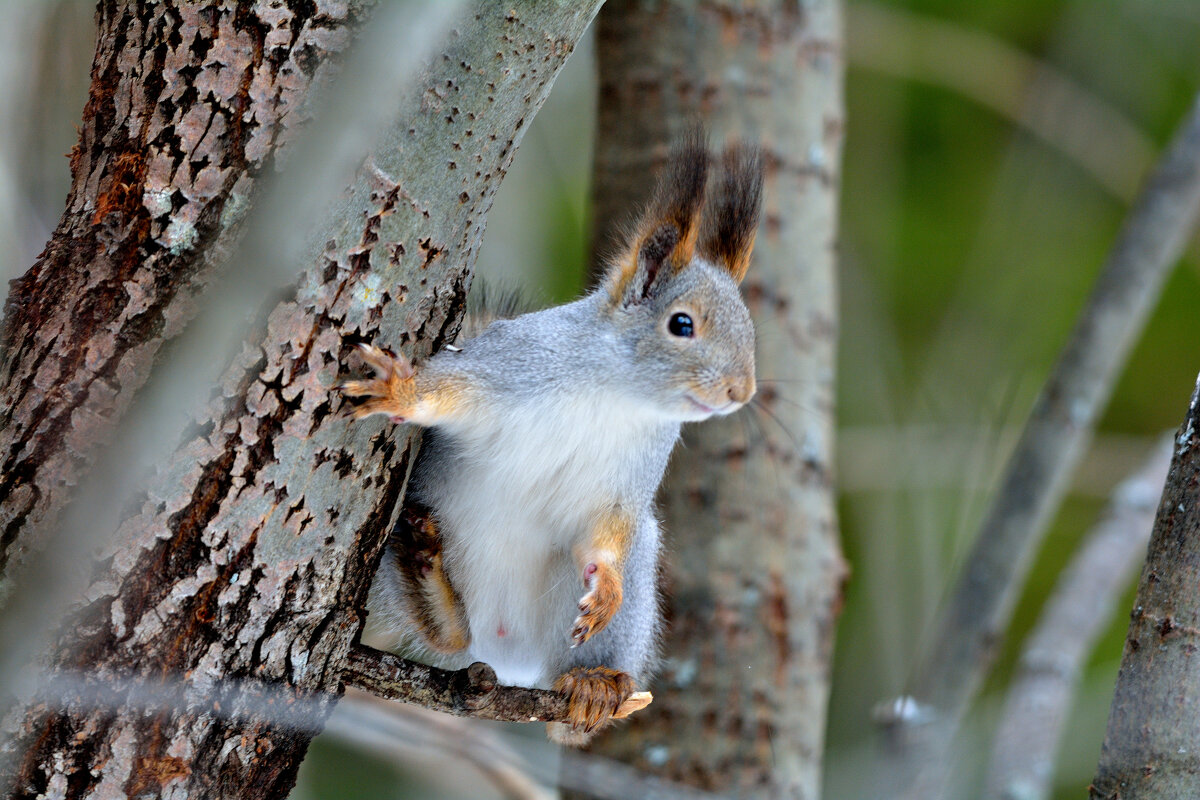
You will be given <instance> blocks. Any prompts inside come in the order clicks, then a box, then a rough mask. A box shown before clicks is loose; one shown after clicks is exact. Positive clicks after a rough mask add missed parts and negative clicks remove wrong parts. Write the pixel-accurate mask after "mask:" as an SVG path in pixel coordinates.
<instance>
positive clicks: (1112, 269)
mask: <svg viewBox="0 0 1200 800" xmlns="http://www.w3.org/2000/svg"><path fill="white" fill-rule="evenodd" d="M1197 209H1200V100H1197V101H1196V102H1195V103H1194V104H1193V107H1192V109H1191V111H1190V112H1189V114H1188V116H1187V118H1186V119H1185V120H1184V122H1183V123H1182V125H1181V127H1180V130H1179V131H1178V133H1177V134H1176V137H1175V139H1174V141H1173V142H1172V144H1171V145H1170V147H1169V149H1168V150H1167V152H1166V154H1165V155H1164V156H1163V158H1162V160H1161V161H1160V163H1159V165H1158V166H1157V167H1156V168H1155V170H1154V172H1153V174H1152V175H1151V176H1150V177H1149V179H1148V182H1147V184H1146V186H1145V188H1144V189H1143V190H1142V192H1141V194H1140V196H1139V198H1138V200H1137V202H1136V203H1135V204H1134V206H1133V208H1132V210H1131V211H1130V214H1129V216H1128V218H1127V219H1126V221H1125V227H1124V229H1123V230H1122V231H1121V233H1120V235H1119V237H1118V239H1117V242H1116V244H1115V245H1114V247H1113V249H1112V251H1111V253H1110V254H1109V257H1108V261H1107V263H1106V264H1105V266H1104V269H1103V271H1102V272H1101V274H1100V277H1099V279H1098V281H1097V285H1096V288H1095V289H1094V290H1093V293H1092V296H1091V298H1090V299H1089V301H1088V304H1087V306H1086V308H1084V310H1083V312H1082V314H1081V315H1080V318H1079V320H1078V321H1077V322H1076V326H1075V330H1074V331H1073V333H1072V336H1071V340H1070V342H1069V343H1068V344H1067V347H1066V349H1065V351H1064V352H1063V355H1062V356H1061V358H1060V360H1059V362H1058V364H1057V365H1056V366H1055V368H1054V371H1053V372H1052V373H1051V375H1050V377H1049V379H1048V380H1047V382H1046V385H1045V386H1044V387H1043V389H1042V393H1041V395H1040V397H1039V398H1038V400H1037V403H1036V404H1035V405H1034V408H1033V411H1032V413H1031V415H1030V418H1029V420H1028V421H1027V423H1026V426H1025V430H1024V432H1023V433H1022V436H1021V439H1020V441H1019V442H1018V443H1017V447H1016V449H1015V451H1014V452H1013V454H1012V457H1011V458H1010V460H1009V462H1008V466H1007V468H1006V471H1005V475H1004V477H1003V480H1002V482H1001V484H1000V488H999V490H998V492H997V494H996V496H995V498H994V499H993V501H992V504H991V506H990V507H989V509H988V511H987V513H986V514H985V516H984V520H983V524H982V525H981V528H980V533H979V538H978V539H977V541H976V543H975V545H974V547H973V549H972V551H971V553H970V555H969V556H968V558H967V561H966V563H965V565H964V568H963V571H962V573H961V575H960V576H959V579H958V582H957V585H956V586H955V587H954V589H953V591H952V592H951V594H950V597H949V598H948V600H947V601H946V604H945V606H944V608H943V612H942V615H941V618H940V619H939V620H938V622H937V624H936V626H935V628H934V631H933V636H932V638H931V646H930V647H929V648H927V649H926V651H925V653H924V655H923V657H922V658H921V659H920V661H919V663H918V664H917V669H916V670H915V671H914V675H915V679H914V686H913V691H912V698H911V699H910V701H909V702H906V703H904V704H901V705H900V706H897V707H901V708H906V709H917V710H918V711H919V712H920V713H905V714H897V715H893V716H892V717H891V718H890V719H889V720H888V723H889V729H890V733H891V734H892V736H891V739H892V745H893V747H894V753H893V755H894V759H895V760H894V762H893V765H892V766H893V769H892V770H891V774H892V777H893V780H894V785H895V787H896V789H897V791H898V793H899V794H901V795H904V791H905V788H904V787H907V790H908V791H910V792H911V794H907V795H904V796H910V797H920V798H923V799H924V798H929V797H935V796H937V794H938V792H940V790H941V784H942V779H943V777H944V773H943V769H944V765H945V763H946V760H945V753H946V750H947V748H948V746H949V743H950V741H951V738H952V737H953V735H954V731H955V730H956V728H957V725H958V722H959V720H960V719H961V717H962V715H963V714H964V713H965V710H966V708H967V706H968V705H969V704H970V702H971V700H972V698H973V697H974V695H975V693H976V691H977V689H978V686H979V684H980V682H981V681H982V679H983V676H984V675H985V674H986V672H987V670H988V668H989V667H990V666H991V663H992V659H993V655H994V651H995V645H996V642H998V641H999V640H1000V639H1001V638H1002V636H1003V633H1004V631H1005V630H1006V629H1007V627H1008V622H1009V618H1010V617H1011V613H1012V607H1013V605H1014V603H1015V601H1016V597H1017V594H1018V592H1019V590H1020V587H1021V586H1022V584H1023V583H1024V579H1025V574H1026V572H1027V571H1028V565H1029V562H1030V559H1031V556H1032V553H1033V552H1034V551H1035V549H1036V547H1037V545H1038V543H1039V542H1040V540H1041V537H1042V534H1043V533H1044V531H1045V529H1046V526H1047V523H1048V521H1049V520H1050V517H1051V515H1052V513H1053V512H1054V510H1055V509H1056V508H1057V507H1058V504H1059V501H1060V500H1061V498H1062V495H1063V491H1064V489H1065V487H1066V485H1067V482H1068V477H1069V476H1070V473H1071V471H1072V470H1073V468H1074V467H1075V464H1076V462H1077V461H1078V459H1079V457H1080V455H1081V454H1082V453H1083V451H1084V447H1085V445H1086V443H1087V440H1088V436H1089V434H1090V432H1091V429H1092V426H1093V425H1094V424H1095V420H1096V416H1097V414H1098V413H1099V411H1100V409H1102V408H1103V407H1104V405H1105V403H1106V402H1107V400H1108V397H1109V395H1110V394H1111V391H1112V386H1113V384H1114V383H1115V381H1116V378H1117V377H1118V375H1119V370H1120V367H1121V365H1122V364H1123V363H1124V361H1125V356H1126V354H1127V353H1128V352H1129V348H1130V347H1131V346H1132V344H1133V341H1134V338H1135V337H1136V336H1137V335H1138V334H1139V333H1140V331H1141V330H1142V327H1143V324H1144V322H1145V320H1146V317H1147V316H1148V314H1149V312H1150V309H1151V307H1152V306H1153V304H1154V302H1155V301H1156V300H1157V298H1158V295H1159V290H1160V289H1161V287H1162V283H1163V281H1164V280H1165V278H1166V275H1167V273H1168V271H1169V269H1170V267H1171V266H1172V265H1173V264H1174V262H1175V261H1176V259H1178V257H1179V254H1180V252H1181V251H1182V249H1183V244H1184V242H1185V241H1186V238H1187V236H1188V235H1189V233H1190V231H1191V230H1192V228H1193V226H1194V224H1195V219H1196V212H1197Z"/></svg>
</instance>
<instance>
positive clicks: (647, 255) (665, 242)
mask: <svg viewBox="0 0 1200 800" xmlns="http://www.w3.org/2000/svg"><path fill="white" fill-rule="evenodd" d="M678 244H679V229H678V228H676V227H675V226H674V225H660V226H659V227H658V229H657V230H655V231H654V232H653V233H651V234H650V235H649V236H647V237H646V238H645V239H643V240H642V248H641V249H640V250H638V269H639V274H642V275H643V276H644V277H643V279H642V286H641V296H642V297H647V296H648V295H649V294H650V287H652V286H653V285H654V279H655V278H657V277H658V273H659V270H661V269H662V266H663V264H664V263H666V261H667V259H668V258H670V256H671V251H672V250H674V249H675V246H676V245H678Z"/></svg>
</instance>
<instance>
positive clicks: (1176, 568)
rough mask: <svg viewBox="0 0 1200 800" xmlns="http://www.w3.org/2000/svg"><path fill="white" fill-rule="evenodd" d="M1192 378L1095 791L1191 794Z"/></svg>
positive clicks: (1199, 550) (1197, 527) (1199, 759)
mask: <svg viewBox="0 0 1200 800" xmlns="http://www.w3.org/2000/svg"><path fill="white" fill-rule="evenodd" d="M1198 646H1200V382H1198V383H1197V385H1196V390H1195V391H1194V392H1193V393H1192V401H1191V404H1190V405H1189V406H1188V412H1187V416H1186V417H1185V418H1184V421H1183V426H1182V427H1181V428H1180V429H1179V435H1178V436H1177V437H1176V440H1175V454H1174V457H1173V459H1172V461H1171V471H1170V473H1169V474H1168V475H1167V484H1166V488H1165V489H1164V490H1163V495H1162V500H1161V501H1160V502H1159V505H1158V516H1157V518H1156V519H1155V521H1154V532H1153V533H1152V534H1151V536H1150V547H1149V550H1148V552H1147V554H1146V564H1145V566H1144V567H1143V568H1142V577H1141V580H1140V582H1139V584H1138V592H1137V599H1136V600H1135V601H1134V604H1133V612H1132V614H1131V619H1130V623H1129V635H1128V637H1127V638H1126V639H1125V654H1124V656H1123V657H1122V659H1121V671H1120V673H1119V674H1118V676H1117V690H1116V694H1115V695H1114V696H1113V704H1112V711H1111V712H1110V713H1109V717H1108V730H1107V731H1106V732H1105V735H1104V747H1103V749H1102V750H1101V753H1100V763H1099V765H1098V767H1097V769H1096V778H1095V780H1094V781H1093V782H1092V786H1091V787H1090V790H1089V794H1088V796H1089V797H1091V798H1094V799H1095V800H1118V798H1119V800H1141V799H1142V798H1144V800H1151V798H1153V800H1184V798H1187V799H1188V800H1192V798H1195V797H1196V796H1197V795H1198V794H1200V721H1198V719H1200V718H1198V716H1197V707H1198V705H1200V672H1198V671H1197V669H1196V651H1197V647H1198Z"/></svg>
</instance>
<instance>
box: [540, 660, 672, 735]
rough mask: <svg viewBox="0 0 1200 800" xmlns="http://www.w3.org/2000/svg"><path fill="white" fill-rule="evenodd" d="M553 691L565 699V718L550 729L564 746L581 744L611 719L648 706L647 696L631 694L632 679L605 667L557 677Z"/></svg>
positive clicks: (579, 669) (579, 668)
mask: <svg viewBox="0 0 1200 800" xmlns="http://www.w3.org/2000/svg"><path fill="white" fill-rule="evenodd" d="M554 688H555V690H556V691H558V692H561V693H562V694H564V695H566V697H567V719H566V720H565V721H564V722H563V723H560V724H558V725H555V726H554V727H553V728H552V729H551V731H552V733H551V736H552V738H554V739H556V740H557V741H560V742H562V743H563V744H572V745H581V744H584V743H585V742H586V741H587V739H588V738H589V737H590V735H591V734H592V733H594V732H595V731H596V730H598V729H599V728H602V727H604V726H605V725H607V724H608V723H609V722H610V721H611V720H614V719H619V718H620V717H622V716H625V715H627V714H630V713H632V712H633V711H635V710H637V709H638V708H642V707H644V706H646V705H647V704H648V703H649V700H647V699H646V695H647V693H644V692H634V685H633V678H632V677H630V676H629V675H628V674H627V673H624V672H620V671H619V670H615V669H609V668H608V667H576V668H575V669H573V670H571V671H570V672H567V673H564V674H563V675H561V676H559V678H558V680H557V681H555V684H554ZM555 734H557V735H555Z"/></svg>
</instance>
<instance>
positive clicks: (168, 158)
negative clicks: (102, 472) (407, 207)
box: [0, 0, 363, 599]
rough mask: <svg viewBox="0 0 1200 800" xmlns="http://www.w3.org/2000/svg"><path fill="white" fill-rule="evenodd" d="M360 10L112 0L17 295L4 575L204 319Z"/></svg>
mask: <svg viewBox="0 0 1200 800" xmlns="http://www.w3.org/2000/svg"><path fill="white" fill-rule="evenodd" d="M263 5H265V4H263ZM361 6H362V3H361V2H350V3H334V2H321V3H315V4H308V5H304V4H298V9H297V10H294V11H293V10H290V9H289V8H287V7H275V6H271V7H260V6H258V5H252V4H246V3H243V4H239V5H238V7H237V9H236V10H234V9H231V8H228V7H221V5H220V4H217V3H209V4H207V5H201V4H197V3H185V2H178V0H172V1H171V2H165V3H157V4H152V5H150V6H145V5H142V4H133V3H117V2H112V1H111V0H109V1H108V2H102V3H100V4H99V10H98V13H97V27H98V31H97V40H96V57H95V60H94V62H93V65H92V87H91V91H90V94H89V97H88V102H87V105H86V106H85V108H84V110H83V121H82V123H81V127H80V132H79V143H78V144H77V145H76V146H75V148H74V149H73V150H72V152H71V175H72V186H71V192H70V194H69V196H68V197H67V208H66V211H65V212H64V213H63V216H62V220H61V221H60V222H59V224H58V228H57V229H56V230H55V231H54V235H53V237H52V238H51V240H50V242H49V244H47V246H46V249H45V251H44V252H43V254H42V255H41V256H40V257H39V259H38V261H37V263H36V264H34V266H33V268H32V269H30V270H29V271H28V272H27V273H26V274H25V275H24V276H23V277H21V278H19V279H18V280H16V281H14V282H13V284H12V289H11V293H10V294H9V298H8V303H7V308H6V314H5V325H4V336H3V341H4V354H3V362H2V364H0V475H3V476H4V480H3V481H0V577H3V576H8V575H11V574H12V573H13V572H14V569H15V568H17V567H19V566H20V565H21V563H22V562H23V561H24V560H25V558H26V556H27V555H28V553H29V552H30V550H31V549H33V548H35V547H36V546H37V542H38V539H39V537H41V536H43V535H44V534H46V532H47V531H48V530H49V529H50V528H52V527H53V525H54V522H55V520H56V519H57V517H58V515H59V513H60V512H61V510H62V508H63V506H64V505H65V503H66V501H67V499H68V498H69V496H70V492H71V489H72V487H73V486H75V485H76V484H77V483H78V481H79V479H80V477H81V475H82V473H83V472H84V471H86V469H87V467H88V465H89V464H90V462H91V461H92V459H93V456H94V454H95V451H96V447H97V446H98V445H99V444H101V443H103V442H104V440H105V439H106V438H107V437H108V436H109V435H110V434H111V432H112V430H113V428H114V426H115V424H116V422H117V421H118V420H119V419H120V417H121V414H122V413H123V412H124V411H125V410H126V409H127V408H128V407H129V404H130V402H131V401H132V398H133V395H134V393H135V392H136V391H137V390H138V388H139V387H140V386H141V385H142V384H143V383H144V382H145V380H146V378H147V376H148V375H149V372H150V367H151V365H152V363H153V361H154V357H155V355H156V354H157V352H158V350H159V348H160V347H161V346H162V344H163V342H165V341H166V340H167V339H169V338H171V337H172V336H174V335H176V334H177V333H178V332H179V331H180V330H181V329H182V327H183V325H184V323H185V322H186V321H187V320H188V319H189V318H190V317H191V316H192V313H193V311H194V308H195V301H196V297H197V295H198V294H199V293H200V292H201V291H202V290H203V289H204V287H205V286H206V285H207V284H208V283H209V282H210V281H211V279H212V278H213V275H214V273H215V272H216V271H217V269H218V268H219V267H220V265H221V263H222V261H223V260H224V258H225V256H226V255H227V253H228V250H229V248H230V246H231V245H232V243H233V242H234V240H235V238H236V236H237V232H238V227H239V226H238V223H239V222H240V221H241V219H242V218H243V216H244V213H245V211H246V210H247V209H248V208H249V205H250V198H251V196H252V194H253V192H254V188H255V185H256V183H257V179H258V177H259V176H260V175H262V174H263V173H264V172H269V171H270V170H272V169H273V168H274V166H275V162H276V158H277V155H278V153H279V151H280V148H283V147H286V146H287V145H288V144H289V143H290V142H291V141H292V139H293V137H294V135H295V133H296V130H297V128H298V127H299V126H300V125H301V124H302V123H303V122H304V121H305V120H306V118H307V116H308V114H307V110H306V106H307V100H308V98H309V95H310V93H311V92H312V90H313V88H314V87H315V86H318V85H320V84H321V83H323V82H324V81H325V80H326V79H327V78H328V77H329V73H330V72H331V71H332V70H333V69H334V68H335V67H336V65H337V62H338V60H339V59H338V57H339V56H340V55H341V53H342V51H343V50H344V49H345V48H346V46H347V44H348V43H349V41H350V39H351V35H352V33H354V32H355V31H356V30H357V29H358V27H359V26H360V25H361V21H362V14H363V11H362V7H361ZM3 586H4V587H5V590H4V592H0V599H2V597H3V595H4V594H6V593H7V591H8V590H10V589H11V581H5V582H4V584H3Z"/></svg>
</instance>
